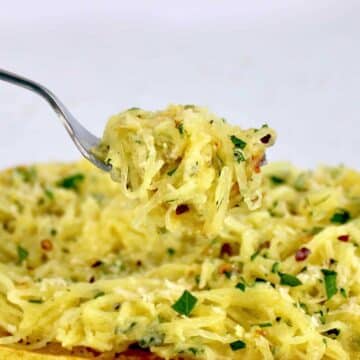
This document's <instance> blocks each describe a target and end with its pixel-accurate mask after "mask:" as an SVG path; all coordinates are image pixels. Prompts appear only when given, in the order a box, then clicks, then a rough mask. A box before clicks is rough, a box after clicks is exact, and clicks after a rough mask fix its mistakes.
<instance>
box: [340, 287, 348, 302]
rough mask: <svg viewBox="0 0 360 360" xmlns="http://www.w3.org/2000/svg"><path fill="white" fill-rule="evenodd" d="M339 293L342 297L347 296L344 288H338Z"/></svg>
mask: <svg viewBox="0 0 360 360" xmlns="http://www.w3.org/2000/svg"><path fill="white" fill-rule="evenodd" d="M340 294H341V295H342V297H344V298H345V299H346V298H347V293H346V290H345V289H344V288H341V289H340Z"/></svg>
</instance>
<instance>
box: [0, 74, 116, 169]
mask: <svg viewBox="0 0 360 360" xmlns="http://www.w3.org/2000/svg"><path fill="white" fill-rule="evenodd" d="M0 80H4V81H7V82H9V83H12V84H15V85H18V86H21V87H23V88H25V89H28V90H31V91H33V92H35V93H37V94H38V95H40V96H42V97H43V98H44V99H45V100H46V101H47V102H48V103H49V104H50V106H51V107H52V108H53V110H54V111H55V112H56V114H57V115H58V117H59V118H60V120H61V122H62V123H63V125H64V126H65V129H66V130H67V132H68V133H69V135H70V137H71V139H72V141H73V142H74V144H75V145H76V147H77V148H78V149H79V151H80V152H81V154H82V155H83V156H84V157H85V158H86V159H87V160H89V161H91V162H92V163H93V164H94V165H95V166H97V167H98V168H99V169H101V170H104V171H110V170H111V165H108V164H105V163H104V162H103V161H102V160H100V159H99V158H97V157H96V156H95V154H93V152H92V150H93V149H94V148H95V147H97V146H98V145H99V144H100V139H99V138H98V137H96V136H95V135H93V134H92V133H90V132H89V131H88V130H87V129H85V128H84V127H83V126H82V125H81V124H80V123H79V122H78V121H77V120H76V119H75V117H74V116H73V115H72V114H71V113H70V111H69V110H68V109H67V108H66V107H65V105H64V104H63V103H62V102H61V101H60V100H59V99H58V98H57V97H56V96H55V95H54V94H53V93H52V92H51V91H50V90H48V89H47V88H46V87H45V86H42V85H40V84H38V83H36V82H35V81H32V80H29V79H26V78H25V77H22V76H20V75H17V74H14V73H11V72H9V71H6V70H2V69H0Z"/></svg>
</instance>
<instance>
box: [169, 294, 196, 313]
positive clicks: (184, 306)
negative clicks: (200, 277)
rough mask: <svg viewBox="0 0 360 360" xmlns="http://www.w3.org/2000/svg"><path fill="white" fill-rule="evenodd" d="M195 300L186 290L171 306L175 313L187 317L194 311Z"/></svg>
mask: <svg viewBox="0 0 360 360" xmlns="http://www.w3.org/2000/svg"><path fill="white" fill-rule="evenodd" d="M197 301H198V300H197V298H196V297H195V296H193V295H192V294H191V293H190V292H189V291H188V290H185V291H184V292H183V294H182V295H181V296H180V297H179V299H178V300H177V301H176V302H175V303H174V304H173V305H172V306H171V307H172V308H173V309H174V310H175V311H176V312H177V313H179V314H181V315H186V316H189V315H190V313H191V311H192V310H193V309H194V307H195V305H196V303H197Z"/></svg>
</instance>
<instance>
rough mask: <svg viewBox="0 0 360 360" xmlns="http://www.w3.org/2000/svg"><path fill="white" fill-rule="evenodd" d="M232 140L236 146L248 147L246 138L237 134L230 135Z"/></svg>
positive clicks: (242, 148)
mask: <svg viewBox="0 0 360 360" xmlns="http://www.w3.org/2000/svg"><path fill="white" fill-rule="evenodd" d="M230 140H231V142H232V143H233V144H234V146H235V148H237V149H241V150H244V149H245V147H246V142H245V141H244V140H241V139H239V138H238V137H236V136H235V135H231V136H230Z"/></svg>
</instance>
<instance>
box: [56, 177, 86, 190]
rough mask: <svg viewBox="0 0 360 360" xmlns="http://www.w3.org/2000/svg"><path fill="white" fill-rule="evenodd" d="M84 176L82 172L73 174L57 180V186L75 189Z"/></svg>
mask: <svg viewBox="0 0 360 360" xmlns="http://www.w3.org/2000/svg"><path fill="white" fill-rule="evenodd" d="M84 179H85V176H84V175H83V174H80V173H78V174H74V175H71V176H68V177H65V178H63V179H61V180H59V181H58V182H57V186H60V187H62V188H64V189H73V190H77V189H78V187H79V185H80V183H81V182H83V181H84Z"/></svg>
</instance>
